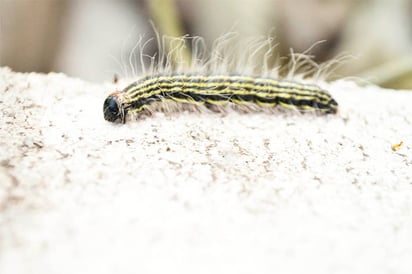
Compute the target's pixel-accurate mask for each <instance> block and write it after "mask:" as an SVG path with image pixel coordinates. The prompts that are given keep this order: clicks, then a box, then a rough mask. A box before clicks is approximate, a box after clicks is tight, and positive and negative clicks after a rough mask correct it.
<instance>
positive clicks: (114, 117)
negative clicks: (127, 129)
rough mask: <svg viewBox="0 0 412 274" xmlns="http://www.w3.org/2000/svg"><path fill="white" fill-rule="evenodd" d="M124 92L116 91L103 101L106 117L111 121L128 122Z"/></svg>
mask: <svg viewBox="0 0 412 274" xmlns="http://www.w3.org/2000/svg"><path fill="white" fill-rule="evenodd" d="M122 101H123V100H122V94H121V93H119V92H115V93H112V94H110V95H109V96H108V97H107V98H106V100H104V103H103V113H104V119H106V120H107V121H109V122H117V121H119V120H120V121H121V122H122V123H123V124H124V123H125V122H126V114H127V109H125V107H124V104H123V102H122Z"/></svg>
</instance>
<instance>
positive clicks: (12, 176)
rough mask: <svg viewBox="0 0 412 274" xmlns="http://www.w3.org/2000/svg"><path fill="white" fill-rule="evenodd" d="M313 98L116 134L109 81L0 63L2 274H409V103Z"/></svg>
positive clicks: (386, 96)
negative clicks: (303, 108)
mask: <svg viewBox="0 0 412 274" xmlns="http://www.w3.org/2000/svg"><path fill="white" fill-rule="evenodd" d="M325 87H326V88H328V89H329V90H330V91H331V93H332V94H333V95H334V96H335V98H336V99H337V101H338V102H339V103H340V106H341V111H340V113H339V114H338V115H336V116H314V115H297V114H288V113H279V114H278V115H275V114H271V115H270V114H263V113H253V114H247V115H246V114H240V113H236V112H233V113H229V114H227V115H219V114H198V113H179V114H173V115H163V114H160V113H159V114H156V115H155V116H153V117H151V118H149V119H144V120H142V121H134V122H130V123H127V124H126V125H114V124H110V123H108V122H106V121H104V120H103V118H102V103H103V100H104V99H105V97H106V96H107V94H108V93H109V92H110V90H111V89H112V88H113V87H112V86H111V85H110V84H104V85H96V84H91V83H87V82H84V81H82V80H79V79H72V78H69V77H66V76H65V75H62V74H49V75H41V74H20V73H13V72H11V71H10V70H9V69H7V68H0V94H1V97H0V116H1V118H0V127H1V129H0V273H2V274H12V273H13V274H16V273H42V274H48V273H78V274H79V273H99V274H102V273H325V274H326V273H411V272H412V108H411V106H410V105H411V102H412V92H407V91H403V92H402V91H391V90H382V89H379V88H376V87H372V86H369V87H362V88H361V87H358V86H357V85H355V84H353V83H351V82H347V81H339V82H334V83H332V84H329V85H326V84H325ZM400 141H403V145H402V146H400V148H399V149H398V150H396V151H394V150H392V149H391V146H392V145H394V144H396V143H399V142H400Z"/></svg>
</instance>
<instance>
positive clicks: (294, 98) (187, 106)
mask: <svg viewBox="0 0 412 274" xmlns="http://www.w3.org/2000/svg"><path fill="white" fill-rule="evenodd" d="M165 39H172V40H171V41H173V43H171V42H170V41H169V42H168V43H167V45H169V49H168V50H166V51H165V52H162V53H161V54H160V55H159V56H157V58H156V59H157V63H158V65H154V59H155V56H152V57H148V56H147V55H145V54H144V47H145V46H147V42H146V43H142V39H140V40H139V43H142V44H141V46H136V48H139V50H140V60H141V63H142V67H143V68H142V70H143V71H144V75H143V76H141V77H139V78H138V80H137V81H133V82H132V83H131V84H129V85H128V86H126V88H124V89H123V90H122V91H121V92H115V93H112V94H110V95H109V97H108V98H107V99H106V100H105V102H104V106H103V111H104V118H105V119H106V120H107V121H110V122H117V121H121V122H123V123H124V122H125V121H126V116H127V114H128V113H134V114H135V116H136V117H142V116H147V115H151V114H152V113H154V112H157V111H161V112H164V113H171V112H178V111H183V110H189V111H192V112H225V111H226V109H227V108H230V109H236V110H237V111H242V112H252V111H253V112H256V111H265V112H273V111H274V110H275V109H277V106H280V107H282V108H283V109H292V110H295V111H298V112H314V113H321V114H333V113H336V112H337V109H338V104H337V102H336V101H335V100H334V99H333V98H332V97H331V95H330V94H329V93H328V92H327V91H325V90H323V89H322V88H320V87H319V86H317V85H313V84H309V83H307V82H308V81H307V80H306V79H305V76H307V75H308V74H310V75H313V74H314V71H316V67H317V66H316V64H314V63H313V61H312V60H311V58H310V57H308V56H306V55H304V54H296V55H293V58H291V61H290V63H289V65H288V66H287V67H288V68H289V70H288V72H287V73H286V74H285V75H286V79H282V78H281V77H280V74H281V73H282V69H283V68H284V67H281V66H270V65H269V62H268V56H270V55H271V51H272V50H273V48H274V46H273V39H266V40H264V39H263V40H262V39H260V40H259V39H258V40H254V41H252V42H251V41H249V42H248V45H249V46H248V47H243V48H242V47H241V46H239V44H235V43H233V42H234V39H235V35H234V34H232V33H229V34H226V35H225V36H222V37H221V38H220V39H218V40H217V41H216V42H215V43H214V45H213V47H212V49H211V50H209V51H208V50H207V49H206V48H205V47H206V46H205V42H204V40H203V39H202V38H200V37H194V38H191V37H181V38H176V39H173V38H170V37H164V38H163V39H162V41H163V44H162V45H161V46H159V48H160V49H165V48H166V46H165V45H164V44H165ZM188 42H191V45H192V46H191V52H192V57H191V60H190V61H188V60H187V58H186V57H183V56H184V52H185V51H186V50H187V44H188ZM170 45H173V46H172V47H171V46H170ZM207 52H209V54H207ZM144 58H149V59H150V65H149V66H148V67H146V66H145V65H144V62H143V61H142V60H143V59H144ZM130 63H131V64H132V62H130ZM310 66H312V68H311V69H310V68H308V67H310ZM132 71H136V68H133V69H132ZM316 75H317V76H319V75H321V73H318V74H316ZM295 79H300V81H296V80H295Z"/></svg>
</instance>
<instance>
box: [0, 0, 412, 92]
mask: <svg viewBox="0 0 412 274" xmlns="http://www.w3.org/2000/svg"><path fill="white" fill-rule="evenodd" d="M150 22H153V23H154V24H155V25H156V28H157V31H158V32H159V33H161V34H167V35H171V36H179V35H184V34H188V35H191V36H202V37H204V38H205V41H206V43H207V44H212V43H213V41H215V40H216V39H217V38H218V37H219V36H221V35H222V34H224V33H225V32H227V31H236V32H238V34H239V35H238V36H239V39H248V38H250V37H260V36H268V35H272V36H273V37H275V39H276V40H275V41H276V43H278V46H277V47H276V49H275V51H276V52H274V54H273V56H278V55H279V56H285V55H287V54H288V53H289V52H290V49H291V48H292V49H293V51H294V52H303V51H305V50H307V49H308V48H310V47H311V46H312V45H313V44H315V43H316V42H317V41H321V40H324V42H322V43H320V44H319V45H317V46H316V47H315V48H314V49H312V50H311V52H310V54H313V55H314V56H316V57H315V60H316V61H317V62H324V61H327V60H330V59H331V58H334V57H336V56H338V55H339V54H342V53H344V54H346V55H347V56H352V57H353V58H350V59H349V60H347V61H346V62H344V63H343V64H341V65H340V66H339V69H338V70H337V71H336V73H337V75H338V76H341V77H346V76H349V77H359V78H360V79H363V80H366V81H370V82H373V83H375V84H378V85H381V86H383V87H388V88H397V89H412V0H0V65H1V66H9V67H11V68H12V69H13V70H15V71H22V72H31V71H35V72H50V71H57V72H64V73H66V74H68V75H70V76H74V77H80V78H83V79H85V80H89V81H96V82H100V81H108V80H111V79H112V78H113V75H114V74H120V75H122V74H124V70H123V71H122V65H123V66H128V63H127V62H124V60H122V56H128V55H129V53H130V52H131V51H132V50H133V48H134V46H135V45H136V42H137V41H138V39H139V38H140V37H141V36H142V35H143V34H145V35H144V36H143V39H149V38H151V37H154V36H155V33H154V31H153V28H152V27H151V25H150ZM151 45H152V46H151V47H149V48H148V49H147V51H148V54H150V55H152V54H154V53H155V52H156V51H157V50H158V49H157V48H156V43H152V44H151ZM126 59H127V58H126ZM119 63H120V64H119Z"/></svg>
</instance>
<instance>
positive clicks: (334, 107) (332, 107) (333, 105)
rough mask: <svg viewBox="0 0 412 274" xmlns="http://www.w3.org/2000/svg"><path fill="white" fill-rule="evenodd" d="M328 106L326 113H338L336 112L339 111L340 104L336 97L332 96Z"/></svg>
mask: <svg viewBox="0 0 412 274" xmlns="http://www.w3.org/2000/svg"><path fill="white" fill-rule="evenodd" d="M328 106H329V109H328V111H327V112H326V114H336V113H338V110H339V105H338V102H336V101H335V99H333V98H330V100H329V102H328Z"/></svg>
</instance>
